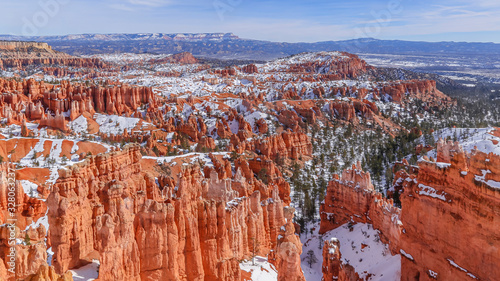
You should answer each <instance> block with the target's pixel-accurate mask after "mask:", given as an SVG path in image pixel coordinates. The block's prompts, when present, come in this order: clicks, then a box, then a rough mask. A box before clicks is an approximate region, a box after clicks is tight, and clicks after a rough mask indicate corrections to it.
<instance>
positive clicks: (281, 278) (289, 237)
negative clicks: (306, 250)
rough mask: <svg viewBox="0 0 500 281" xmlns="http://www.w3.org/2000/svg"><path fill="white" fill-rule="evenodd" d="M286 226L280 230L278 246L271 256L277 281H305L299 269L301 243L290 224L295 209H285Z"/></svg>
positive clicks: (292, 225) (291, 223)
mask: <svg viewBox="0 0 500 281" xmlns="http://www.w3.org/2000/svg"><path fill="white" fill-rule="evenodd" d="M283 212H284V215H285V219H286V224H285V225H284V227H283V228H282V229H281V230H280V236H279V237H278V245H277V247H276V250H275V252H273V256H274V258H275V260H274V262H275V264H276V268H277V269H278V281H305V280H306V279H305V278H304V274H303V273H302V269H301V268H300V255H301V254H302V243H300V238H299V236H298V235H296V234H295V226H294V224H293V222H292V220H293V217H294V213H295V209H294V208H290V207H286V208H285V209H284V210H283Z"/></svg>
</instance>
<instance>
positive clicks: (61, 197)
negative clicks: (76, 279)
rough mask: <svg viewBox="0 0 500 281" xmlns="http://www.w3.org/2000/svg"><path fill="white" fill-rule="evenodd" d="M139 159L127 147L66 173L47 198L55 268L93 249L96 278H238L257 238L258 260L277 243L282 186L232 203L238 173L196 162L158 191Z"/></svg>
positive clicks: (165, 181)
mask: <svg viewBox="0 0 500 281" xmlns="http://www.w3.org/2000/svg"><path fill="white" fill-rule="evenodd" d="M140 158H141V155H140V153H139V147H138V146H130V147H128V148H126V149H125V150H124V151H121V152H112V153H111V154H108V155H101V156H94V157H91V158H88V159H87V160H86V161H85V162H84V163H83V164H76V165H74V166H72V167H71V169H70V170H66V171H64V170H63V171H61V172H60V177H59V179H58V181H57V182H56V184H55V185H54V192H53V193H52V194H51V195H50V196H49V199H48V204H49V206H50V208H49V223H50V224H51V230H50V240H51V243H52V248H53V250H54V257H53V265H54V266H55V269H56V271H57V272H64V271H65V270H67V269H68V268H72V267H75V266H78V265H81V264H84V263H86V262H88V260H89V257H90V256H92V255H95V253H96V252H97V253H98V256H99V260H100V264H101V266H100V270H99V280H239V278H240V276H241V274H240V268H239V260H241V259H243V258H248V257H250V255H251V248H252V241H256V242H257V243H259V244H260V245H261V248H260V249H261V250H260V252H259V254H261V255H265V254H267V253H268V252H269V250H270V249H273V248H275V247H276V243H277V237H278V233H279V229H280V227H281V226H283V225H284V224H285V219H284V216H283V213H282V211H281V210H282V209H283V207H284V204H283V202H282V200H281V198H280V197H279V196H278V188H277V187H276V186H270V185H269V186H268V187H265V186H264V187H262V188H263V190H264V189H267V190H266V193H267V194H270V196H269V199H270V200H264V201H262V199H261V192H258V191H257V192H253V193H251V194H250V196H249V197H236V195H238V193H237V192H234V189H233V188H232V185H233V183H234V184H235V186H236V187H238V186H242V185H246V182H247V180H246V179H245V178H243V177H242V176H241V173H240V174H239V176H238V177H235V178H234V179H232V178H221V179H219V176H218V174H217V173H216V172H215V171H214V170H213V171H212V172H211V173H210V177H209V178H208V179H204V178H205V177H204V176H203V174H202V173H201V171H200V170H199V168H197V166H193V167H187V168H184V169H183V170H182V171H181V174H180V175H178V176H177V175H176V176H175V177H174V178H167V177H162V178H159V179H158V182H159V183H160V186H158V185H157V184H156V183H155V180H154V178H153V177H152V176H150V175H149V174H148V173H147V172H145V171H143V170H142V169H141V165H140V163H139V160H140ZM212 158H214V159H215V157H214V156H213V157H212ZM215 166H216V167H217V166H220V167H222V166H226V165H225V164H222V162H221V163H220V164H217V165H215ZM224 169H225V168H224ZM237 174H238V173H237ZM226 175H227V173H226ZM252 177H253V176H252ZM299 243H300V242H299ZM299 247H300V245H299Z"/></svg>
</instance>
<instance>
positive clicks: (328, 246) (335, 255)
mask: <svg viewBox="0 0 500 281" xmlns="http://www.w3.org/2000/svg"><path fill="white" fill-rule="evenodd" d="M341 258H342V254H341V252H340V241H339V240H338V239H337V238H331V239H330V240H329V241H325V242H324V245H323V267H322V269H321V270H322V272H323V280H338V281H357V280H360V278H359V276H358V274H357V273H356V271H355V270H354V268H353V267H352V265H349V264H345V263H344V262H343V261H342V260H341Z"/></svg>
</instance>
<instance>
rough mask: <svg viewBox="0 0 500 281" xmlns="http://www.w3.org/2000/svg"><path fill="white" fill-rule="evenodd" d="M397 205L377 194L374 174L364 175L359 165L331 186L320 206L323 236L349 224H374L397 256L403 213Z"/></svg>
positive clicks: (332, 182)
mask: <svg viewBox="0 0 500 281" xmlns="http://www.w3.org/2000/svg"><path fill="white" fill-rule="evenodd" d="M393 205H394V203H393V201H392V199H389V200H388V199H385V198H382V194H381V193H379V192H376V191H375V190H374V187H373V184H372V182H371V178H370V173H368V172H364V171H363V170H362V169H361V165H360V164H359V163H358V164H357V165H353V167H352V169H348V170H344V171H343V173H342V176H341V177H339V176H337V177H336V178H335V179H333V180H332V181H330V183H329V184H328V187H327V191H326V197H325V201H324V202H322V203H321V206H320V216H321V224H320V230H319V233H325V232H327V231H330V230H332V229H335V228H337V227H339V226H341V225H343V224H345V223H348V222H353V223H356V222H360V223H371V224H372V225H373V228H375V229H378V230H379V231H380V232H381V234H380V238H381V240H382V241H383V242H384V243H386V244H389V248H390V250H391V252H392V253H397V252H399V248H398V243H399V236H400V234H401V229H402V224H401V221H400V215H401V210H400V209H399V208H396V207H394V206H393Z"/></svg>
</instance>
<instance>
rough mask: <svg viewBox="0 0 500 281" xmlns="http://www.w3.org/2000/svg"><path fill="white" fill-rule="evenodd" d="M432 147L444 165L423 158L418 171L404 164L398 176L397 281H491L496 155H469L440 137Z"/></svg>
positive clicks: (499, 196) (499, 197)
mask: <svg viewBox="0 0 500 281" xmlns="http://www.w3.org/2000/svg"><path fill="white" fill-rule="evenodd" d="M437 151H438V156H437V158H438V161H445V163H443V162H430V161H427V160H422V161H420V162H419V169H418V170H417V171H415V169H413V171H412V172H407V171H409V170H410V169H409V168H408V169H406V170H407V171H404V170H403V171H402V172H401V173H400V176H399V177H400V178H401V179H403V188H404V192H403V194H402V196H401V204H402V209H403V211H402V214H401V220H402V221H403V224H404V233H403V234H402V235H401V241H400V244H401V246H400V247H401V249H402V251H404V254H403V256H404V257H403V258H402V277H401V280H433V279H437V280H474V279H478V280H495V279H496V277H497V276H500V268H499V267H498V265H499V264H500V250H499V243H500V242H499V241H500V234H499V232H498V230H499V229H500V209H499V206H500V189H499V187H500V184H499V182H500V156H498V155H496V154H494V153H489V154H486V153H485V152H482V151H479V150H473V151H471V153H470V154H469V153H466V152H464V150H463V149H462V148H461V147H460V145H458V143H452V142H444V141H442V140H440V141H439V142H438V148H437ZM446 162H447V163H446ZM395 180H397V179H395ZM471 249H472V250H471ZM402 253H403V252H402Z"/></svg>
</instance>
